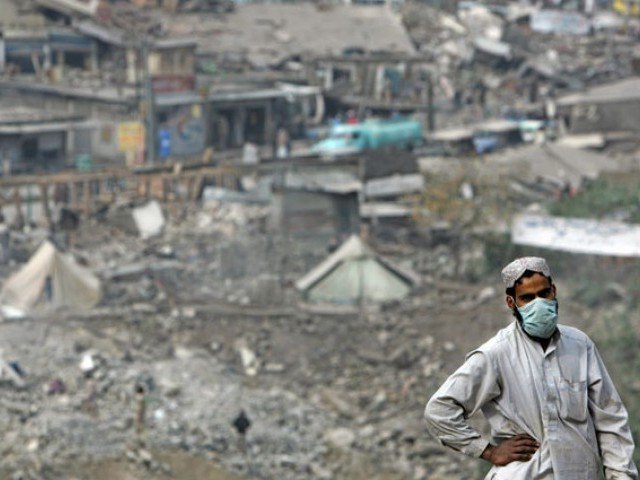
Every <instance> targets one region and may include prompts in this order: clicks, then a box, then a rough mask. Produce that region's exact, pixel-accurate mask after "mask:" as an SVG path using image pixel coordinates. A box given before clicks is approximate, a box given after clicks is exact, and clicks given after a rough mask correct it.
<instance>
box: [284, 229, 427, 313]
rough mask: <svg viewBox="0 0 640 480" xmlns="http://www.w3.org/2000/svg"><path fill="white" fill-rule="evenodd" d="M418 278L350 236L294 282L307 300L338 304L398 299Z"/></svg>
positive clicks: (357, 238)
mask: <svg viewBox="0 0 640 480" xmlns="http://www.w3.org/2000/svg"><path fill="white" fill-rule="evenodd" d="M418 282H419V280H418V277H417V276H416V275H415V274H413V273H412V272H407V271H404V270H402V269H401V268H399V267H398V266H396V265H394V264H393V263H391V262H389V261H388V260H386V259H384V258H382V257H381V256H380V255H377V254H376V253H375V252H374V251H373V250H371V248H370V247H368V246H367V245H366V244H365V243H364V242H363V241H362V240H361V239H360V238H359V237H357V236H356V235H352V236H351V237H349V239H348V240H347V241H346V242H344V243H343V244H342V245H341V246H340V248H339V249H338V250H336V251H335V252H334V253H332V254H331V255H329V257H327V258H326V259H325V260H324V261H323V262H321V263H320V264H319V265H317V266H316V267H315V268H313V269H312V270H311V271H310V272H309V273H308V274H307V275H305V276H304V277H302V278H301V279H300V280H298V281H297V282H296V288H297V289H298V290H300V291H302V292H304V295H305V297H306V298H307V299H308V300H311V301H315V302H331V303H338V304H358V303H360V302H366V301H372V302H388V301H392V300H400V299H402V298H404V297H406V296H407V295H409V293H410V292H411V290H412V289H413V287H414V286H416V285H417V284H418Z"/></svg>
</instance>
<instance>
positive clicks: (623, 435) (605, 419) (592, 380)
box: [588, 342, 638, 480]
mask: <svg viewBox="0 0 640 480" xmlns="http://www.w3.org/2000/svg"><path fill="white" fill-rule="evenodd" d="M588 349H589V350H588V362H589V366H588V368H589V412H590V414H591V418H592V419H593V423H594V426H595V430H596V437H597V439H598V446H599V447H600V455H601V457H602V464H603V466H604V473H605V478H606V480H637V479H638V470H637V468H636V466H635V464H634V463H633V450H634V444H633V438H632V437H631V430H630V429H629V417H628V414H627V410H626V409H625V408H624V405H623V404H622V400H621V399H620V396H619V395H618V392H617V391H616V388H615V386H614V385H613V382H612V381H611V377H609V373H608V372H607V369H606V367H605V365H604V362H603V361H602V358H601V357H600V353H599V352H598V349H597V348H596V346H595V345H594V344H593V343H591V342H590V343H589V346H588Z"/></svg>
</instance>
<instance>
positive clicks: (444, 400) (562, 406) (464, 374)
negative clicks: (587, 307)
mask: <svg viewBox="0 0 640 480" xmlns="http://www.w3.org/2000/svg"><path fill="white" fill-rule="evenodd" d="M478 410H481V411H482V413H483V414H484V416H485V418H486V419H487V420H488V422H489V424H490V425H491V436H492V442H491V443H493V444H494V445H497V444H499V443H501V442H502V441H504V440H506V439H508V438H510V437H513V436H514V435H518V434H528V435H530V436H531V437H533V438H534V439H535V440H536V441H538V443H540V448H539V449H538V450H537V451H536V453H535V454H534V455H533V456H532V458H531V460H529V461H527V462H512V463H510V464H508V465H506V466H503V467H498V466H494V467H493V468H492V469H491V470H490V471H489V473H488V474H487V476H486V477H485V479H486V480H502V479H504V480H542V479H544V480H547V479H549V480H551V479H553V480H597V479H599V478H602V477H601V475H602V471H603V467H604V477H605V478H606V480H623V479H624V480H628V479H636V480H637V479H638V471H637V469H636V466H635V464H634V463H633V459H632V457H633V449H634V444H633V439H632V437H631V431H630V429H629V423H628V415H627V411H626V410H625V408H624V405H623V404H622V401H621V400H620V396H619V395H618V392H617V391H616V389H615V387H614V385H613V382H612V381H611V378H610V377H609V374H608V373H607V370H606V368H605V366H604V363H603V362H602V359H601V358H600V354H599V353H598V351H597V349H596V347H595V345H594V343H593V342H592V341H591V339H590V338H589V337H588V336H587V335H585V334H584V333H582V332H581V331H580V330H578V329H576V328H572V327H567V326H564V325H559V326H558V329H557V330H556V332H555V334H554V335H553V337H552V338H551V339H550V343H549V346H548V347H547V350H546V351H543V349H542V347H541V346H540V344H539V343H537V342H535V341H534V340H532V339H531V338H529V337H528V336H527V335H526V334H525V333H524V331H523V330H522V327H521V326H520V324H519V323H518V322H517V321H514V322H513V323H512V324H511V325H509V326H508V327H506V328H504V329H502V330H500V331H499V332H498V334H497V335H496V336H495V337H493V338H492V339H491V340H489V341H488V342H487V343H485V344H484V345H482V346H481V347H480V348H478V349H477V350H474V351H473V352H471V353H470V354H469V355H468V356H467V360H466V362H465V363H464V365H462V366H461V367H460V368H459V369H458V370H457V371H456V372H455V373H454V374H453V375H451V377H449V379H448V380H447V381H446V382H445V383H444V384H443V385H442V386H441V387H440V389H439V390H438V391H437V392H436V393H435V394H434V395H433V397H432V398H431V400H430V401H429V403H428V404H427V407H426V410H425V418H426V420H427V425H428V428H429V430H430V431H431V433H432V434H433V435H434V436H435V437H436V438H438V439H439V441H440V442H441V443H442V444H443V445H446V446H447V447H450V448H452V449H454V450H457V451H460V452H463V453H466V454H467V455H471V456H474V457H479V456H480V455H481V454H482V452H483V451H484V450H485V448H486V447H487V445H488V444H489V442H488V441H487V440H485V439H483V438H482V437H481V436H480V434H479V433H478V432H477V431H475V430H474V429H473V428H472V427H471V426H470V425H469V424H468V422H467V418H468V417H469V416H471V415H472V414H474V413H475V412H476V411H478Z"/></svg>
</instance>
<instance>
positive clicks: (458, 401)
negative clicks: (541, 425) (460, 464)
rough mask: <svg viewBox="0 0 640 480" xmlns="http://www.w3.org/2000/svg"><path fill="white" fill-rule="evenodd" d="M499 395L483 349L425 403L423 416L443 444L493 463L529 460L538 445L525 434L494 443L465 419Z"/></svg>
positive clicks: (473, 355)
mask: <svg viewBox="0 0 640 480" xmlns="http://www.w3.org/2000/svg"><path fill="white" fill-rule="evenodd" d="M498 395H500V386H499V384H498V378H497V375H496V371H495V369H494V368H493V366H492V365H491V361H490V359H489V358H488V357H487V355H486V354H484V353H482V352H475V353H473V354H472V355H470V356H469V358H468V359H467V361H466V362H465V363H464V365H462V366H461V367H460V368H459V369H458V370H457V371H456V372H455V373H454V374H453V375H451V376H450V377H449V378H448V379H447V381H446V382H445V383H444V384H443V385H442V386H441V387H440V388H439V389H438V391H437V392H436V393H435V394H434V395H433V397H431V400H429V403H427V407H426V409H425V412H424V415H425V419H426V420H427V426H428V428H429V431H430V432H431V434H432V435H433V436H434V437H436V438H437V439H438V440H439V441H440V443H442V444H443V445H445V446H447V447H449V448H452V449H453V450H456V451H459V452H462V453H466V454H467V455H470V456H472V457H480V458H483V459H484V460H487V461H489V462H491V463H492V464H494V465H507V464H508V463H511V462H513V461H516V460H518V461H526V460H529V459H530V458H531V455H532V454H533V453H535V451H536V450H537V449H538V444H537V443H536V441H535V440H533V439H532V438H531V437H529V436H528V435H517V436H515V437H513V438H510V439H508V440H506V441H504V442H502V443H501V444H500V445H498V446H493V445H491V444H490V443H489V442H488V441H487V440H484V439H483V438H482V436H481V435H480V434H479V433H478V432H477V431H476V430H474V429H473V428H472V427H471V426H470V425H469V423H468V422H467V419H468V418H469V417H470V416H471V415H473V414H474V413H475V412H476V411H478V410H479V409H480V408H481V407H482V406H483V405H484V404H485V403H487V402H489V401H490V400H492V399H493V398H496V397H497V396H498Z"/></svg>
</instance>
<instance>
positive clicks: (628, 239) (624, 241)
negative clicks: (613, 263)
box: [511, 214, 640, 257]
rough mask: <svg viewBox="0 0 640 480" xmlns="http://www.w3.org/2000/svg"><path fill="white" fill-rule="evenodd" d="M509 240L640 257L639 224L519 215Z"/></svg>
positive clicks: (563, 249) (600, 253)
mask: <svg viewBox="0 0 640 480" xmlns="http://www.w3.org/2000/svg"><path fill="white" fill-rule="evenodd" d="M511 241H512V242H513V243H515V244H517V245H528V246H532V247H543V248H549V249H551V250H562V251H566V252H573V253H587V254H591V255H607V256H612V257H640V225H631V224H628V223H622V222H613V221H598V220H591V219H583V218H564V217H550V216H545V215H530V214H524V215H518V216H516V217H515V218H514V220H513V225H512V228H511Z"/></svg>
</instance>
